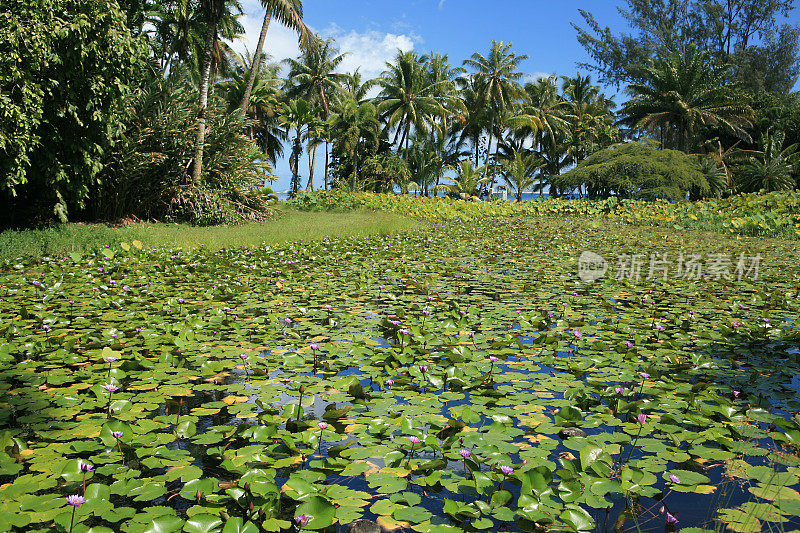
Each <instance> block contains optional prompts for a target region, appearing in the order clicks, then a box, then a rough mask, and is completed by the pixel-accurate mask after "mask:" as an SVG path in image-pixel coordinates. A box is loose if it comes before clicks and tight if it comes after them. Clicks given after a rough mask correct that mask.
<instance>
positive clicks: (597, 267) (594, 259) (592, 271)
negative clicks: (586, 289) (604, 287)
mask: <svg viewBox="0 0 800 533" xmlns="http://www.w3.org/2000/svg"><path fill="white" fill-rule="evenodd" d="M606 272H608V263H607V262H606V260H605V259H603V256H601V255H599V254H596V253H594V252H589V251H585V252H583V253H581V256H580V257H579V258H578V277H579V278H581V280H583V281H584V282H585V283H591V282H593V281H597V280H598V279H600V278H602V277H603V276H604V275H605V273H606Z"/></svg>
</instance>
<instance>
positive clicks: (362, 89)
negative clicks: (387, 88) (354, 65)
mask: <svg viewBox="0 0 800 533" xmlns="http://www.w3.org/2000/svg"><path fill="white" fill-rule="evenodd" d="M377 84H378V80H376V79H374V80H366V81H363V82H362V76H361V72H359V69H356V70H355V71H354V72H349V73H347V74H345V75H344V79H343V80H342V84H341V92H340V94H341V101H342V102H345V101H347V100H354V101H355V102H356V103H358V104H363V103H364V102H366V101H367V100H368V98H367V94H369V91H371V90H372V88H373V87H375V86H376V85H377Z"/></svg>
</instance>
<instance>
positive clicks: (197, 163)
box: [192, 16, 217, 186]
mask: <svg viewBox="0 0 800 533" xmlns="http://www.w3.org/2000/svg"><path fill="white" fill-rule="evenodd" d="M212 18H214V19H215V17H213V16H212ZM216 37H217V21H216V19H215V20H212V21H211V24H209V25H208V30H207V31H206V44H205V47H204V48H203V71H202V75H201V77H200V111H199V112H198V114H197V139H196V140H195V151H194V163H193V165H192V183H193V184H194V185H195V186H197V185H199V184H200V177H201V175H202V172H203V149H204V147H205V142H206V106H207V105H208V86H209V83H210V80H211V52H212V50H213V48H214V41H215V40H216Z"/></svg>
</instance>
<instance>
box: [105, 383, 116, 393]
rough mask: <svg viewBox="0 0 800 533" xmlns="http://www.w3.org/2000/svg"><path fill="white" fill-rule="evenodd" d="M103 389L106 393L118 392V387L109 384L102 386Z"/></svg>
mask: <svg viewBox="0 0 800 533" xmlns="http://www.w3.org/2000/svg"><path fill="white" fill-rule="evenodd" d="M103 388H104V389H105V390H107V391H108V392H117V391H118V390H119V387H117V386H116V385H112V384H111V383H106V384H105V385H103Z"/></svg>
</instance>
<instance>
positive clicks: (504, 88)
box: [464, 40, 528, 172]
mask: <svg viewBox="0 0 800 533" xmlns="http://www.w3.org/2000/svg"><path fill="white" fill-rule="evenodd" d="M527 58H528V56H527V55H524V54H523V55H516V54H515V53H514V52H512V51H511V43H507V44H506V43H503V42H497V41H495V40H492V46H491V47H490V48H489V54H488V55H487V56H486V57H484V56H483V55H481V54H479V53H477V52H476V53H474V54H472V57H471V58H470V59H467V60H465V61H464V65H466V66H468V67H470V68H472V69H473V73H472V74H471V75H472V76H473V77H474V78H476V80H477V86H478V87H480V91H481V92H480V96H481V100H482V101H483V102H484V105H485V106H487V107H488V110H489V130H488V131H489V147H488V150H487V153H486V164H485V165H484V172H486V171H487V170H488V163H489V155H490V154H491V151H492V136H493V135H495V133H496V132H495V127H496V125H497V122H498V119H502V118H503V114H504V113H505V112H506V109H507V108H508V107H509V106H510V105H512V104H513V102H515V101H516V100H517V99H519V98H521V97H522V96H523V95H524V90H523V89H522V86H521V85H520V83H519V80H520V79H521V78H522V77H523V73H522V72H520V71H519V64H520V63H521V62H522V61H524V60H525V59H527Z"/></svg>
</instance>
